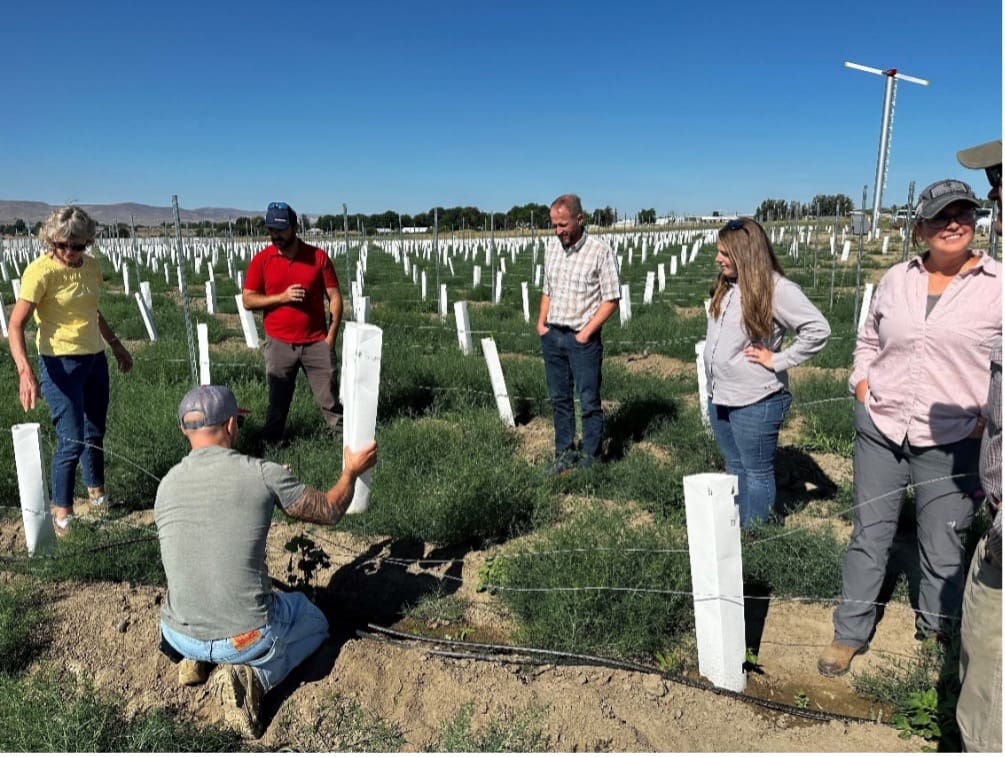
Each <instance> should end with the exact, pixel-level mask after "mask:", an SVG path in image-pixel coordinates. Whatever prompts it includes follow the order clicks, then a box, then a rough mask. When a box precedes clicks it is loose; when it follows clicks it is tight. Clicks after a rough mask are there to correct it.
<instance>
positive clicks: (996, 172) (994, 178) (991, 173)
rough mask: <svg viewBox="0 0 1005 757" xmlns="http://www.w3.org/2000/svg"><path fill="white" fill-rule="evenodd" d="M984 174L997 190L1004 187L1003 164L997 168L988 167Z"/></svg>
mask: <svg viewBox="0 0 1005 757" xmlns="http://www.w3.org/2000/svg"><path fill="white" fill-rule="evenodd" d="M984 173H985V174H986V175H987V177H988V181H989V182H991V186H992V188H994V189H997V188H998V187H1000V186H1001V185H1002V164H1001V163H999V164H998V165H997V166H988V167H987V168H985V169H984Z"/></svg>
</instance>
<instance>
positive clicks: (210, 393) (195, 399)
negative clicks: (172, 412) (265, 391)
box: [178, 384, 249, 430]
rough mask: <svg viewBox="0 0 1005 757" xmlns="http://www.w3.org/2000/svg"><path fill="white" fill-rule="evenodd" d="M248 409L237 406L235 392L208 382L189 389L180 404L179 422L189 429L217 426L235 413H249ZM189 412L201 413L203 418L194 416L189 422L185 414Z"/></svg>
mask: <svg viewBox="0 0 1005 757" xmlns="http://www.w3.org/2000/svg"><path fill="white" fill-rule="evenodd" d="M248 412H249V411H248V410H244V409H243V408H240V407H238V406H237V400H236V399H235V398H234V393H233V392H232V391H230V389H228V388H227V387H225V386H221V385H219V384H207V385H205V386H197V387H193V388H192V389H189V391H188V393H187V394H186V395H185V396H184V397H182V400H181V404H180V405H178V423H180V424H181V427H182V428H186V429H189V430H193V429H197V428H203V427H204V426H217V425H219V424H221V423H223V422H224V421H227V420H229V419H230V418H233V417H234V416H235V415H247V414H248ZM189 413H200V414H201V415H202V417H201V418H192V419H189V420H188V421H187V422H186V421H185V416H186V415H188V414H189Z"/></svg>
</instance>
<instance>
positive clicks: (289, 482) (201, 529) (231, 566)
mask: <svg viewBox="0 0 1005 757" xmlns="http://www.w3.org/2000/svg"><path fill="white" fill-rule="evenodd" d="M245 412H246V411H243V410H241V409H240V408H239V407H238V406H237V400H236V399H235V398H234V395H233V393H232V392H231V391H230V389H228V388H227V387H225V386H198V387H195V388H194V389H192V390H191V391H189V392H188V394H186V395H185V397H184V399H182V401H181V405H179V407H178V421H179V423H180V424H181V430H182V433H183V434H185V436H186V437H187V438H188V441H189V443H190V444H191V446H192V451H191V452H190V453H189V454H188V455H187V456H186V457H185V458H184V459H183V460H182V461H181V462H180V463H178V464H177V465H176V466H174V467H173V468H172V469H171V470H170V471H169V472H168V474H167V475H166V476H165V477H164V479H163V480H162V481H161V484H160V486H159V487H158V489H157V500H156V502H155V504H154V518H155V520H156V522H157V532H158V537H159V539H160V547H161V560H162V561H163V563H164V572H165V573H166V575H167V583H168V591H167V598H166V599H165V601H164V604H163V606H162V608H161V623H160V625H161V636H162V637H163V641H164V642H165V644H166V646H167V647H168V650H169V651H171V652H174V653H177V654H175V655H174V657H175V658H176V659H178V658H181V662H180V663H179V668H178V677H179V681H181V683H183V684H195V683H202V682H203V681H205V680H206V678H207V675H208V670H209V665H208V663H218V664H219V665H220V672H219V674H217V675H216V685H217V688H218V690H219V693H220V696H221V698H222V700H223V704H224V709H225V712H226V713H227V721H228V722H229V723H230V724H231V725H234V726H236V727H238V728H239V729H240V730H241V731H242V732H243V733H245V735H248V736H252V737H257V736H258V735H260V730H261V726H260V723H259V719H258V714H259V709H260V707H261V700H262V697H263V696H264V695H265V693H266V692H267V691H269V690H270V689H271V688H273V687H274V686H275V685H276V684H278V683H279V682H280V681H282V680H283V678H285V677H286V676H287V675H288V674H289V672H290V671H291V670H293V668H295V667H296V666H297V665H299V664H300V663H301V662H302V661H303V660H304V659H305V658H306V657H307V656H308V655H310V654H311V653H312V652H314V650H316V649H317V648H318V647H319V646H321V644H322V642H324V640H325V639H326V638H327V636H328V621H327V620H326V619H325V616H324V614H323V613H322V612H321V611H320V610H319V609H318V608H317V607H315V606H314V605H313V604H311V602H310V601H308V599H307V598H306V597H305V596H304V595H303V594H301V593H299V592H273V590H272V584H271V581H270V579H269V573H268V568H267V567H266V564H265V544H266V539H267V537H268V535H269V527H270V526H271V525H272V511H273V508H275V506H276V505H278V506H279V507H280V508H282V509H283V511H284V512H285V513H286V514H287V515H289V516H290V517H291V518H296V519H298V520H304V521H310V522H312V523H320V524H323V525H334V524H335V523H337V522H338V521H339V520H340V519H341V517H342V516H343V515H344V514H345V511H346V509H347V508H348V506H349V503H350V502H351V501H352V496H353V489H354V487H355V483H356V479H357V478H358V477H359V476H360V475H361V474H362V473H363V472H364V471H366V470H368V469H369V468H371V467H372V466H373V465H374V464H375V463H376V461H377V446H376V443H371V444H370V445H368V446H367V447H365V448H364V449H362V450H360V451H358V452H352V451H350V450H349V448H348V447H347V448H346V449H345V468H344V470H343V471H342V474H341V476H340V477H339V479H338V481H337V482H335V484H334V485H333V486H332V487H331V488H330V489H329V490H328V491H327V492H322V491H319V490H317V489H314V488H311V487H309V486H306V485H305V484H303V483H302V482H300V481H299V480H297V478H296V477H295V476H293V474H291V473H290V472H289V471H288V470H287V469H286V468H284V467H283V466H282V465H279V464H278V463H273V462H269V461H267V460H260V459H258V458H254V457H248V456H247V455H242V454H241V453H239V452H237V450H236V449H234V447H235V444H236V441H237V435H238V429H239V428H240V426H241V421H243V415H244V414H245Z"/></svg>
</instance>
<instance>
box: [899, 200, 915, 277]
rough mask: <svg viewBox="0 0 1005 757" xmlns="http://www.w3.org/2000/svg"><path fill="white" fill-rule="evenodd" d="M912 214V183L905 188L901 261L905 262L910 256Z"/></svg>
mask: <svg viewBox="0 0 1005 757" xmlns="http://www.w3.org/2000/svg"><path fill="white" fill-rule="evenodd" d="M912 213H914V182H913V181H912V182H911V183H910V185H909V186H908V188H907V220H906V221H904V255H903V257H902V258H901V260H905V261H906V260H907V258H908V257H910V254H911V230H912V229H911V226H912V221H913V219H912V218H911V214H912Z"/></svg>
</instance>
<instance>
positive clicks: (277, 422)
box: [241, 202, 342, 444]
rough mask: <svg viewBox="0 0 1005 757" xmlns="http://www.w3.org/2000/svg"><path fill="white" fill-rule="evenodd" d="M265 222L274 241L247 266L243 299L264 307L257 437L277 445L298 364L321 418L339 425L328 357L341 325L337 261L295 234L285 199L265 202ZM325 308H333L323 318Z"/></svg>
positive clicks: (250, 306) (336, 427)
mask: <svg viewBox="0 0 1005 757" xmlns="http://www.w3.org/2000/svg"><path fill="white" fill-rule="evenodd" d="M265 226H266V228H267V229H268V230H269V238H270V239H271V240H272V244H270V245H269V246H268V247H266V248H265V249H264V250H261V251H260V252H258V253H257V254H256V255H255V257H253V258H252V259H251V262H250V263H249V264H248V270H247V273H246V274H245V278H244V292H243V294H242V298H241V299H242V300H243V302H244V307H245V308H247V309H248V310H262V311H264V313H263V316H262V324H263V326H264V327H265V373H266V376H267V378H268V382H269V409H268V411H266V414H265V426H264V427H263V429H262V441H263V442H265V443H267V444H275V443H276V442H278V441H279V440H280V439H281V438H282V435H283V429H284V428H285V427H286V417H287V415H288V414H289V412H290V402H292V400H293V390H294V388H295V387H296V383H297V372H298V371H299V369H300V368H303V370H304V374H305V375H306V376H307V380H308V382H309V383H310V386H311V391H312V392H313V393H314V400H315V401H316V402H317V403H318V407H320V408H321V413H322V415H324V417H325V421H327V422H328V425H329V426H331V428H332V429H333V430H334V431H336V432H337V431H340V430H341V427H342V413H341V407H340V406H339V404H338V400H337V399H336V396H337V393H336V391H335V375H336V374H335V371H334V369H333V362H334V361H333V359H332V355H333V352H334V349H335V339H336V338H337V337H338V329H339V325H340V324H341V323H342V294H341V292H339V284H338V277H337V276H336V275H335V267H334V266H333V265H332V262H331V259H330V258H329V257H328V253H326V252H325V251H324V250H322V249H320V248H318V247H312V246H311V245H309V244H306V243H305V242H303V241H301V240H300V238H299V237H297V214H296V212H295V211H294V210H293V208H291V207H290V206H289V205H287V204H286V203H285V202H273V203H270V204H269V208H268V210H267V211H266V214H265ZM325 300H327V301H328V309H327V311H326V309H325ZM326 312H330V313H331V320H330V321H329V322H327V323H326V321H327V319H326Z"/></svg>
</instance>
